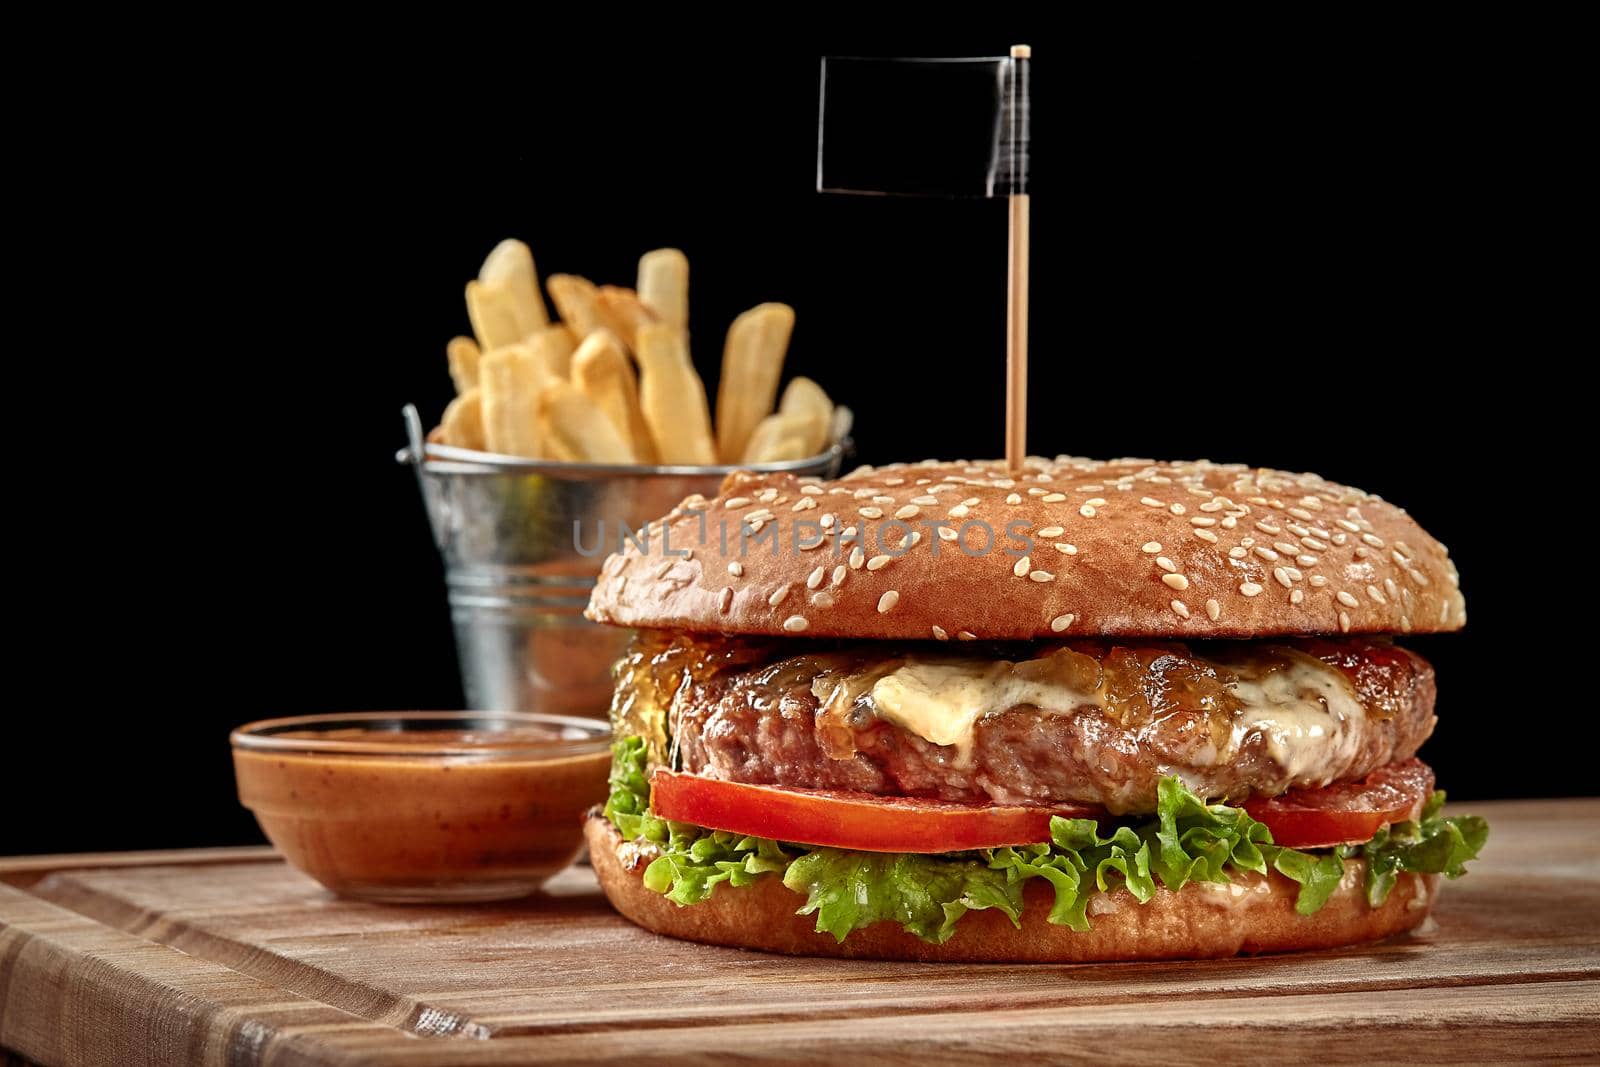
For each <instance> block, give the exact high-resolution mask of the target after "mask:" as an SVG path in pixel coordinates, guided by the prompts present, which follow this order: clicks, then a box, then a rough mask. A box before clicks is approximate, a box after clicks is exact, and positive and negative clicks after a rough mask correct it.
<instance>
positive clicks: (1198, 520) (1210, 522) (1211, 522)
mask: <svg viewBox="0 0 1600 1067" xmlns="http://www.w3.org/2000/svg"><path fill="white" fill-rule="evenodd" d="M1189 521H1190V522H1192V523H1193V524H1194V525H1196V526H1215V525H1216V524H1217V520H1216V519H1213V518H1212V517H1211V516H1209V515H1192V516H1190V518H1189Z"/></svg>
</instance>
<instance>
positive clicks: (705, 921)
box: [584, 816, 1439, 963]
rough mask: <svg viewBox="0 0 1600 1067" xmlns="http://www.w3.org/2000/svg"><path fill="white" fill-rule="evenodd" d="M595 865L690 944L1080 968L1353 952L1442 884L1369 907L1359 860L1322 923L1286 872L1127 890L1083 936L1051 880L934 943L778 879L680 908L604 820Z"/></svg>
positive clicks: (612, 895) (641, 917) (1401, 927)
mask: <svg viewBox="0 0 1600 1067" xmlns="http://www.w3.org/2000/svg"><path fill="white" fill-rule="evenodd" d="M584 833H585V836H586V837H587V838H588V841H589V855H590V861H591V862H592V863H593V864H594V871H595V874H596V876H597V877H598V878H599V879H600V886H601V888H602V889H603V890H604V891H605V894H606V896H607V898H609V899H610V901H611V903H612V905H613V906H614V907H615V908H616V909H617V910H618V911H619V912H621V913H622V915H623V916H624V917H625V918H627V919H629V920H630V921H632V922H634V923H636V924H637V925H639V926H642V927H644V928H645V929H646V930H651V931H654V932H655V933H658V934H666V935H667V936H669V937H678V938H683V939H685V940H689V941H702V942H705V943H707V944H712V945H731V946H734V947H736V948H753V949H760V950H763V951H766V952H786V953H789V954H791V955H803V956H849V957H855V958H858V959H884V960H917V961H927V962H935V961H970V962H996V963H1000V962H1019V963H1080V962H1093V961H1102V960H1153V959H1201V958H1207V957H1216V956H1233V955H1237V954H1239V953H1259V952H1294V951H1300V950H1305V949H1318V948H1333V947H1337V946H1340V945H1352V944H1356V943H1359V942H1362V941H1376V940H1378V939H1379V938H1384V937H1391V936H1393V935H1395V934H1399V933H1403V932H1405V931H1407V930H1411V929H1413V928H1415V927H1416V926H1417V925H1419V924H1420V923H1421V922H1422V921H1423V920H1424V919H1425V918H1427V916H1428V912H1429V910H1430V908H1431V907H1432V904H1433V901H1434V900H1435V899H1436V898H1437V896H1438V882H1439V879H1438V876H1437V875H1431V874H1430V875H1421V874H1401V875H1399V877H1398V879H1397V881H1396V883H1395V886H1394V889H1393V891H1392V892H1391V893H1390V894H1389V897H1388V899H1387V900H1385V901H1384V903H1383V904H1382V905H1380V906H1378V907H1376V908H1373V907H1370V906H1368V904H1367V901H1366V894H1365V893H1364V891H1363V888H1362V880H1363V875H1364V871H1363V868H1362V865H1361V863H1360V862H1359V861H1351V862H1350V864H1349V865H1348V868H1347V872H1346V875H1345V879H1344V881H1343V882H1342V883H1341V884H1340V885H1339V888H1338V889H1336V890H1334V892H1333V895H1332V896H1331V897H1329V899H1328V902H1327V903H1326V904H1325V905H1323V906H1322V908H1321V909H1319V910H1318V911H1317V912H1316V913H1315V914H1312V915H1298V914H1296V913H1295V910H1294V902H1295V896H1296V893H1297V891H1298V887H1297V886H1296V885H1295V884H1294V883H1293V882H1291V881H1289V880H1288V879H1287V878H1284V877H1283V876H1282V875H1279V874H1276V873H1274V874H1270V875H1266V876H1262V875H1256V874H1248V873H1246V874H1242V875H1239V876H1237V877H1236V878H1235V879H1234V881H1233V882H1232V883H1231V884H1229V885H1226V886H1214V885H1202V884H1190V885H1187V886H1185V887H1184V888H1183V889H1181V890H1179V891H1178V892H1175V893H1174V892H1172V891H1171V890H1168V889H1165V888H1157V890H1156V895H1155V896H1154V897H1153V898H1151V900H1150V901H1149V902H1148V903H1145V904H1139V903H1138V902H1137V901H1135V900H1134V899H1133V897H1132V896H1131V895H1130V894H1129V893H1128V891H1127V890H1126V889H1119V890H1117V891H1116V892H1115V893H1112V894H1109V895H1107V897H1106V898H1105V904H1104V905H1103V906H1102V909H1101V910H1099V911H1098V913H1091V915H1090V928H1089V930H1088V931H1086V932H1079V931H1076V930H1073V929H1071V928H1070V927H1067V926H1058V925H1056V924H1053V923H1050V922H1048V921H1046V919H1045V916H1046V915H1047V914H1048V913H1049V911H1050V906H1051V893H1050V889H1049V887H1048V885H1047V884H1046V883H1045V882H1044V881H1043V880H1042V879H1035V880H1034V881H1033V882H1031V883H1029V884H1028V886H1027V887H1026V888H1025V890H1024V902H1025V903H1024V909H1023V913H1022V926H1021V928H1020V929H1019V928H1017V927H1014V926H1012V925H1011V921H1010V920H1009V919H1007V918H1006V917H1005V916H1004V915H1002V914H1001V913H1000V912H997V911H973V912H968V913H967V914H966V915H964V916H962V918H961V921H960V922H959V923H958V924H957V925H956V931H955V935H954V936H953V937H951V939H950V940H949V941H947V942H945V943H944V944H942V945H933V944H929V943H928V942H926V941H922V940H920V939H919V938H917V937H914V936H912V935H911V934H908V933H906V932H905V931H904V930H902V929H900V927H898V926H897V925H895V924H893V923H875V924H874V925H872V926H868V927H865V928H863V929H860V930H857V931H855V932H854V933H852V934H851V935H850V936H849V937H847V938H845V939H844V940H843V941H835V940H834V939H833V937H831V936H830V935H828V934H819V933H817V932H816V930H815V920H814V919H812V918H811V917H809V916H802V915H796V914H795V912H796V910H797V909H798V908H799V907H800V905H801V904H802V903H804V898H803V897H801V896H800V895H799V894H798V893H795V892H793V891H791V890H789V889H788V888H786V887H785V886H784V884H783V882H782V881H780V880H779V879H778V877H777V876H776V875H763V876H761V877H760V878H757V879H756V880H755V881H754V882H753V883H752V884H750V885H747V886H743V887H741V888H739V889H737V890H734V889H730V888H729V887H727V886H722V887H719V888H718V889H717V890H716V891H715V892H714V893H713V894H712V895H711V897H710V899H708V900H705V901H702V902H701V903H699V904H695V905H692V906H690V907H679V906H678V905H676V904H674V903H672V902H671V901H669V900H668V899H667V898H666V897H664V896H661V895H660V894H659V893H655V892H652V891H651V890H649V889H647V888H645V886H644V882H643V877H642V876H643V872H644V868H645V866H646V862H645V861H644V860H643V859H641V858H640V857H638V855H637V853H633V852H630V853H629V854H628V859H627V860H626V861H624V859H622V858H619V855H618V851H617V850H618V847H619V846H621V845H622V839H621V837H619V836H618V834H617V832H616V830H615V829H614V828H613V827H612V826H611V823H610V822H608V821H607V820H606V819H604V818H603V817H599V816H591V817H590V818H589V819H588V820H587V821H586V823H585V827H584Z"/></svg>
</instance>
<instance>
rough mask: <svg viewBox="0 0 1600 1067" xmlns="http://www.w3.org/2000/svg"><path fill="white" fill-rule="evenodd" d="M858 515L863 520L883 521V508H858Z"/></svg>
mask: <svg viewBox="0 0 1600 1067" xmlns="http://www.w3.org/2000/svg"><path fill="white" fill-rule="evenodd" d="M856 514H857V515H860V516H861V517H862V518H863V519H881V518H883V509H882V508H857V509H856Z"/></svg>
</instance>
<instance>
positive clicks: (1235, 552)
mask: <svg viewBox="0 0 1600 1067" xmlns="http://www.w3.org/2000/svg"><path fill="white" fill-rule="evenodd" d="M1249 554H1250V553H1249V552H1247V551H1245V550H1244V549H1242V548H1240V547H1238V546H1237V545H1236V546H1234V547H1233V548H1230V549H1228V558H1229V559H1244V558H1245V557H1246V556H1248V555H1249Z"/></svg>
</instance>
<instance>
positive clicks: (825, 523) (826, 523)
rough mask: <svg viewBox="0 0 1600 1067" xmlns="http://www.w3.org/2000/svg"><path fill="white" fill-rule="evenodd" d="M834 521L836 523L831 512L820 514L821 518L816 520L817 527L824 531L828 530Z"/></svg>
mask: <svg viewBox="0 0 1600 1067" xmlns="http://www.w3.org/2000/svg"><path fill="white" fill-rule="evenodd" d="M836 521H838V520H836V519H835V518H834V517H833V513H832V512H828V511H824V512H823V513H822V516H821V517H820V518H819V519H817V525H819V526H821V527H822V528H823V529H824V530H826V529H828V528H830V527H831V526H832V525H833V524H834V523H835V522H836Z"/></svg>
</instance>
